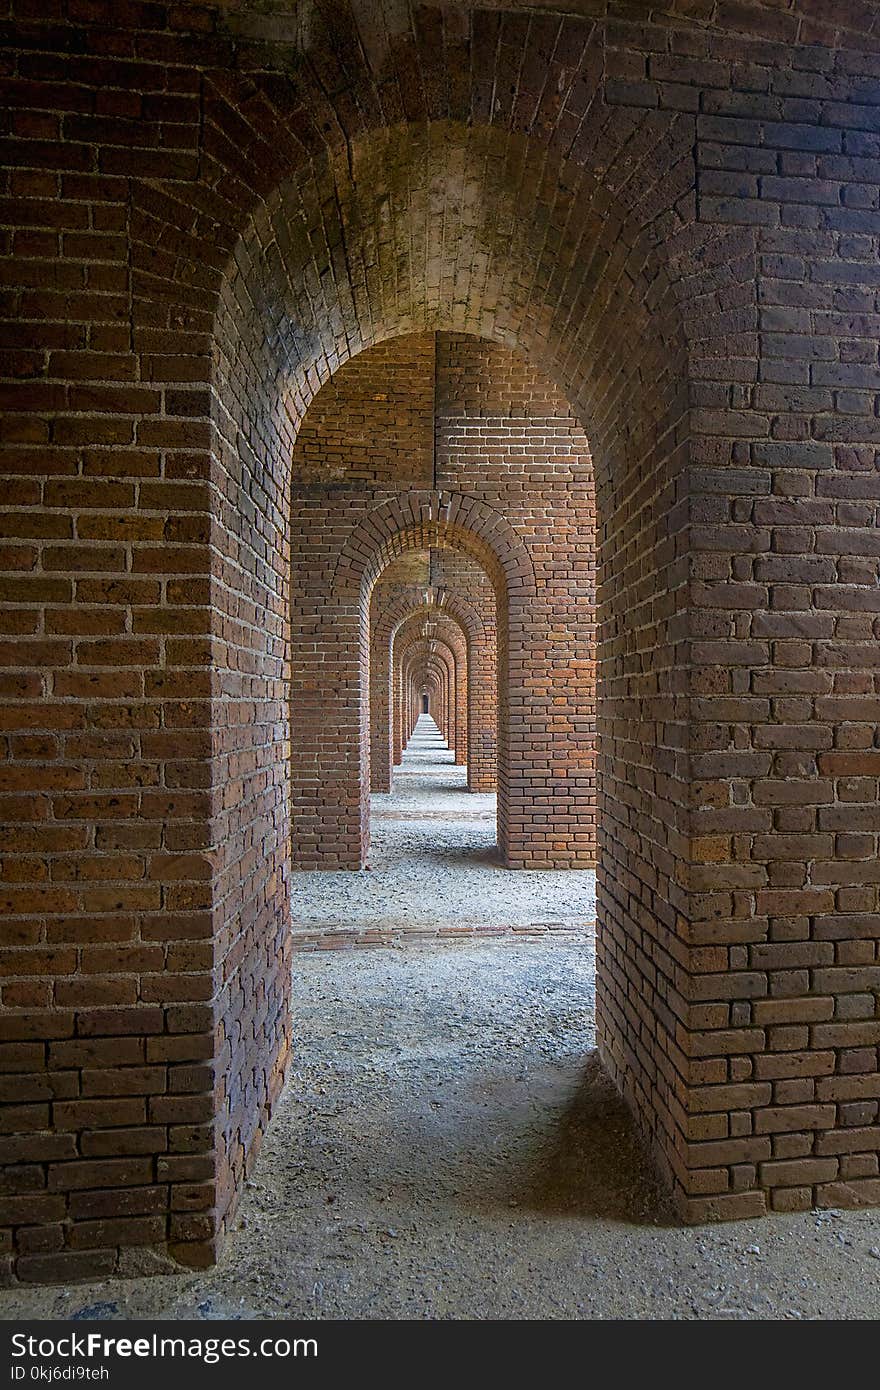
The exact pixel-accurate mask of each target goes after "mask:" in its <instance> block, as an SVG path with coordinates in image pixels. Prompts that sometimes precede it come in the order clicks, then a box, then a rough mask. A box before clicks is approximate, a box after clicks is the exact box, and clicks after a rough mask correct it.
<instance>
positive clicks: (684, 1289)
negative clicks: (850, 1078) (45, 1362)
mask: <svg viewBox="0 0 880 1390" xmlns="http://www.w3.org/2000/svg"><path fill="white" fill-rule="evenodd" d="M410 790H411V792H412V795H413V797H414V800H415V801H416V802H418V801H419V800H420V799H422V798H421V794H420V793H418V789H417V787H416V785H415V782H414V783H413V785H412V787H411V788H410ZM423 791H424V793H425V795H427V794H428V791H430V789H429V788H428V789H424V788H423ZM471 800H472V799H471ZM415 809H416V810H417V811H418V810H419V806H418V805H416V807H415ZM421 809H422V810H424V805H422V807H421ZM391 824H392V823H391V822H389V825H388V834H389V835H390V837H391V838H390V839H386V840H385V841H384V846H385V847H384V849H383V851H382V852H383V853H386V852H387V853H388V854H389V855H392V843H391V842H392V840H393V832H392V831H391V828H390V827H391ZM401 824H402V822H401ZM469 824H472V823H469ZM455 833H456V834H457V835H459V836H460V837H461V838H462V842H463V841H464V839H465V838H466V833H470V832H466V831H465V828H464V822H459V823H458V830H457V831H456V832H455ZM383 834H384V832H383ZM407 834H409V831H407ZM392 857H393V855H392ZM435 871H436V872H437V873H442V866H441V867H438V868H437V869H436V870H435V869H434V868H431V869H430V870H429V872H430V873H431V874H434V873H435ZM446 872H447V873H448V874H449V875H451V876H457V875H458V874H459V873H460V864H459V862H458V861H457V860H456V859H454V858H453V860H452V861H451V866H450V867H449V868H448V869H447V871H446ZM349 877H350V876H349ZM508 877H511V878H512V877H515V879H516V882H517V883H520V882H521V881H522V878H523V877H524V876H523V875H516V876H513V875H508ZM541 877H542V879H549V878H554V877H555V876H553V875H541ZM559 877H565V875H559ZM376 885H377V886H376V888H375V890H374V891H375V892H376V894H377V895H381V876H380V875H377V876H376ZM432 891H433V890H432ZM442 891H443V892H444V893H447V894H448V895H449V896H450V897H451V898H453V899H454V888H453V887H452V886H451V885H446V887H445V888H443V889H442ZM558 891H559V893H560V897H559V898H558V899H556V898H554V901H555V902H556V903H557V906H558V904H559V903H561V902H563V901H564V900H565V894H566V893H568V892H570V891H571V890H570V889H568V888H567V887H565V886H561V887H560V888H559V890H558ZM553 892H554V894H555V892H556V890H555V889H554V890H553ZM545 901H546V899H545ZM373 910H375V905H374V908H373ZM505 910H506V908H505ZM593 973H594V966H593V953H592V944H591V941H590V939H589V937H587V936H585V937H584V939H582V940H577V939H571V938H565V939H563V938H553V939H547V940H537V941H528V942H524V941H519V940H516V939H514V938H510V937H507V938H505V939H503V940H498V941H483V940H479V941H477V940H473V939H472V940H468V941H465V942H454V943H440V942H430V943H420V944H413V943H407V944H406V945H405V946H398V947H379V948H374V949H362V950H351V951H342V952H322V953H318V954H313V955H300V956H298V957H297V958H296V962H295V980H294V1007H295V1014H296V1022H295V1028H296V1034H297V1036H298V1038H299V1040H300V1041H299V1049H298V1053H297V1059H296V1067H295V1071H294V1073H293V1075H292V1077H291V1080H290V1083H289V1085H288V1087H287V1089H286V1092H285V1094H284V1097H283V1099H282V1101H281V1102H280V1104H279V1108H278V1111H277V1113H276V1116H275V1119H274V1120H273V1123H272V1126H271V1128H270V1132H269V1135H268V1138H267V1141H266V1144H265V1145H264V1149H263V1152H262V1154H261V1156H260V1159H259V1163H258V1165H257V1168H256V1172H255V1176H254V1180H253V1181H252V1182H251V1183H249V1184H248V1188H247V1191H246V1193H245V1197H244V1200H243V1202H242V1204H241V1207H240V1209H239V1213H238V1216H237V1219H236V1223H235V1230H234V1231H233V1234H232V1236H231V1239H230V1240H229V1242H228V1244H227V1247H226V1250H225V1252H224V1255H223V1257H222V1260H221V1262H220V1263H219V1264H218V1265H217V1267H216V1268H215V1269H212V1270H210V1271H207V1272H204V1273H202V1272H200V1273H192V1272H186V1271H180V1270H175V1271H174V1272H172V1273H169V1274H166V1275H164V1276H161V1277H155V1278H132V1279H125V1280H116V1281H113V1282H102V1283H98V1284H89V1285H79V1286H77V1287H74V1288H68V1289H58V1288H54V1289H34V1290H14V1291H6V1292H4V1293H3V1294H0V1316H2V1317H3V1318H14V1317H59V1316H60V1317H69V1318H75V1319H82V1320H88V1319H93V1318H111V1319H112V1318H139V1319H142V1318H158V1317H165V1318H192V1319H214V1318H225V1317H236V1318H244V1319H250V1318H257V1317H269V1318H278V1317H294V1318H318V1319H335V1318H381V1319H404V1318H418V1319H422V1318H454V1319H470V1318H479V1319H487V1318H518V1319H522V1318H540V1319H558V1318H569V1319H572V1318H574V1319H580V1318H626V1319H633V1318H674V1319H694V1318H723V1319H754V1318H765V1319H766V1318H773V1319H776V1318H782V1319H785V1318H792V1319H793V1318H876V1317H878V1316H880V1212H878V1211H866V1212H821V1213H819V1212H812V1213H804V1214H799V1215H794V1216H785V1217H768V1218H766V1219H765V1220H763V1221H758V1222H744V1223H737V1224H731V1225H722V1226H710V1227H704V1228H698V1229H687V1228H682V1227H679V1226H677V1225H676V1224H675V1223H674V1222H673V1221H672V1219H671V1217H670V1214H669V1211H668V1209H667V1207H666V1204H665V1201H664V1199H663V1197H662V1194H661V1193H660V1192H659V1191H658V1189H657V1187H656V1185H655V1182H654V1178H653V1174H652V1171H651V1168H650V1166H649V1165H648V1164H647V1163H646V1161H645V1158H644V1154H643V1151H642V1149H641V1146H640V1144H639V1142H638V1139H637V1137H636V1135H635V1133H634V1130H633V1126H632V1124H631V1121H630V1119H629V1116H628V1114H627V1112H626V1110H625V1108H624V1107H623V1106H622V1104H621V1102H620V1101H619V1100H618V1098H617V1096H616V1094H615V1092H614V1090H613V1088H612V1086H611V1085H610V1083H609V1081H608V1080H607V1078H606V1077H605V1075H604V1074H603V1072H602V1070H601V1068H600V1066H599V1065H598V1062H597V1060H596V1056H595V1053H594V1052H593V1050H592V1049H593V1031H592V1027H593V1024H592V1020H593V1008H592V1005H593Z"/></svg>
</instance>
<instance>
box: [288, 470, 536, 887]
mask: <svg viewBox="0 0 880 1390" xmlns="http://www.w3.org/2000/svg"><path fill="white" fill-rule="evenodd" d="M432 549H438V550H441V549H453V550H460V551H462V552H463V553H464V554H466V555H469V556H471V557H472V558H473V559H474V560H476V561H477V563H478V564H479V565H480V566H481V567H482V568H483V569H484V570H485V573H486V574H487V575H488V576H489V578H490V580H491V582H492V585H493V588H494V589H495V596H496V607H497V634H498V637H497V641H498V658H497V667H496V670H497V681H498V702H497V708H498V733H497V745H496V747H493V746H492V742H491V738H489V740H488V741H487V739H486V738H484V739H483V741H482V745H481V748H480V750H479V753H478V752H477V750H476V748H475V774H474V786H475V787H479V788H481V789H482V788H483V786H484V785H486V784H487V782H488V780H489V778H490V776H491V772H490V769H491V764H492V763H493V762H494V761H495V760H496V759H497V778H498V841H499V849H500V852H501V854H502V857H503V860H504V862H505V863H507V865H508V866H509V867H512V868H516V867H521V866H523V865H526V864H529V863H530V862H532V861H533V860H534V859H535V858H536V853H537V851H536V850H535V848H534V847H533V842H534V841H535V837H536V828H535V827H536V826H537V827H540V829H539V830H538V832H537V834H538V842H539V841H540V836H541V831H542V830H543V824H544V820H545V814H544V812H543V809H542V808H540V807H538V808H537V810H536V812H535V813H534V814H532V813H530V807H531V805H532V779H531V777H530V772H529V768H530V756H531V749H530V745H529V742H528V740H527V739H525V738H524V737H523V736H522V734H521V733H520V728H521V721H522V719H523V711H524V710H525V708H526V705H527V703H528V697H527V695H526V693H525V689H524V687H523V680H524V678H525V673H526V672H527V671H528V669H529V667H530V661H531V658H530V643H534V641H535V640H537V637H536V632H535V619H534V599H535V594H536V586H535V578H534V567H533V564H532V561H531V557H530V555H529V553H528V549H527V547H526V545H525V543H524V542H523V540H522V539H521V537H519V536H518V535H517V534H516V532H515V531H514V530H513V528H512V527H511V526H510V525H509V523H507V522H506V521H505V519H504V518H503V517H502V516H501V515H500V514H499V513H498V512H497V511H495V510H493V509H492V508H491V507H488V506H486V505H485V504H483V503H481V502H480V501H479V499H475V498H472V497H466V496H462V495H460V494H456V493H454V492H448V493H443V492H436V493H435V492H430V491H416V490H414V491H411V492H408V493H399V494H397V495H396V496H395V497H393V498H390V499H388V500H387V501H385V502H383V503H381V504H380V505H378V506H376V507H374V508H373V509H371V510H370V511H369V512H368V513H367V515H366V516H365V517H364V518H363V520H362V521H361V522H360V524H359V525H358V526H357V527H355V528H354V529H353V531H352V533H351V535H350V537H349V539H348V542H347V544H346V545H345V546H344V547H343V549H342V550H341V552H340V555H339V559H338V562H337V564H336V566H335V569H334V571H333V574H332V578H331V582H330V585H329V589H328V590H325V589H323V588H319V587H318V586H316V587H315V588H314V593H315V601H314V611H312V610H309V611H308V612H307V614H306V616H305V619H304V624H305V625H304V626H303V628H302V630H303V631H305V630H307V631H308V633H309V639H310V640H309V648H308V651H307V652H306V653H305V654H304V656H303V658H302V660H301V662H300V666H299V669H298V671H297V672H296V675H295V677H294V682H295V684H294V694H293V703H294V706H295V707H296V705H297V704H298V702H299V700H298V691H299V690H302V691H306V690H307V691H308V692H309V698H310V699H311V701H312V702H313V707H314V710H315V716H314V718H313V719H304V720H303V721H302V731H301V734H300V735H299V738H297V735H296V731H295V733H294V740H293V743H292V768H291V776H292V798H293V854H294V858H295V862H297V863H298V864H300V865H302V867H333V868H349V869H356V868H359V867H360V866H361V865H362V864H363V862H364V860H365V857H366V854H367V850H368V846H369V790H370V774H369V766H370V710H369V689H370V679H369V678H370V637H371V632H370V597H371V594H372V591H373V588H374V586H375V584H376V581H377V579H378V577H379V575H380V574H381V572H382V570H383V569H384V568H385V567H386V566H387V565H389V564H391V563H392V562H393V561H394V560H395V559H396V558H397V557H399V556H401V555H403V554H405V553H407V552H408V551H426V550H427V551H430V550H432ZM307 583H308V581H307V580H306V581H305V584H306V586H307ZM319 595H320V597H319ZM297 602H298V604H300V603H303V602H305V600H304V599H303V600H299V599H298V600H297ZM538 635H539V634H538ZM328 671H330V672H331V673H332V681H328V680H327V677H326V673H327V672H328ZM511 673H513V678H511ZM487 674H488V672H484V671H482V670H481V672H480V673H479V678H480V681H482V680H484V679H485V678H486V677H487ZM334 700H335V701H336V703H335V704H334ZM319 711H320V715H319V713H318V712H319ZM328 725H332V726H333V727H334V728H335V729H348V730H349V731H350V732H349V744H348V751H347V753H346V752H345V751H344V747H345V746H344V745H341V744H340V741H339V739H338V738H334V739H333V741H332V743H330V742H328V743H327V744H326V745H325V744H324V743H323V738H324V735H323V729H324V728H325V727H327V726H328ZM484 726H486V720H485V719H484V720H482V721H481V722H479V723H478V727H479V728H480V730H481V732H482V733H483V734H485V735H490V734H491V730H489V729H488V727H484ZM322 750H325V752H324V751H322ZM303 768H305V769H307V775H306V777H305V778H304V777H303V775H302V772H301V769H303ZM514 827H515V828H514Z"/></svg>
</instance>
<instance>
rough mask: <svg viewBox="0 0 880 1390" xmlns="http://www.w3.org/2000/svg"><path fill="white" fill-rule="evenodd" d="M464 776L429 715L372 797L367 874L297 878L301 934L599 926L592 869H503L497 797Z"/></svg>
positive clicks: (296, 904) (295, 909)
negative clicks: (387, 788) (388, 784)
mask: <svg viewBox="0 0 880 1390" xmlns="http://www.w3.org/2000/svg"><path fill="white" fill-rule="evenodd" d="M466 778H467V773H466V769H465V768H463V767H456V766H455V765H454V763H453V761H452V754H451V753H450V752H449V751H448V749H447V747H446V744H445V743H444V742H443V740H442V738H441V736H440V732H439V730H438V729H437V726H436V724H435V723H434V721H433V719H430V718H429V717H428V716H427V715H423V716H422V717H421V719H420V720H419V722H418V725H417V727H416V731H415V733H414V735H413V737H412V739H411V740H410V744H409V747H408V748H407V751H406V753H405V754H404V760H403V763H402V765H401V766H400V767H399V768H396V769H395V772H394V789H393V791H392V792H391V793H388V794H384V795H381V794H380V795H374V796H373V797H372V798H371V808H372V809H371V820H372V843H371V847H370V857H369V871H365V872H362V873H297V874H294V876H293V922H294V930H295V932H297V933H308V934H314V933H322V932H328V931H334V932H338V931H340V930H341V931H346V932H350V933H352V934H354V933H360V934H364V933H365V932H369V931H373V932H385V933H387V932H389V931H390V932H393V933H399V932H413V931H414V930H421V931H426V932H427V931H430V930H431V929H432V928H438V927H445V926H448V925H450V924H455V925H457V926H458V927H460V928H463V927H472V928H474V929H476V930H479V929H481V928H486V927H521V926H528V925H531V924H535V923H537V924H546V925H548V926H552V925H557V926H566V927H569V928H571V927H574V926H577V927H581V926H583V925H584V924H586V923H589V925H591V926H592V923H593V921H594V920H595V916H596V875H595V873H593V872H592V870H589V869H577V870H573V871H571V872H567V873H558V872H554V871H552V870H549V871H548V870H529V869H526V870H517V871H516V872H515V873H512V872H511V871H510V870H508V869H504V868H502V866H501V864H500V863H499V862H498V857H497V850H496V840H495V797H494V796H492V795H482V794H478V793H474V792H469V791H468V790H467V786H466Z"/></svg>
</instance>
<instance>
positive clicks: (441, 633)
mask: <svg viewBox="0 0 880 1390" xmlns="http://www.w3.org/2000/svg"><path fill="white" fill-rule="evenodd" d="M450 612H451V610H450V607H449V606H446V607H444V608H441V607H440V606H439V605H437V604H422V605H421V606H420V607H418V608H415V609H412V608H411V609H409V611H408V612H404V613H403V614H400V615H395V614H394V611H393V610H392V611H391V612H390V613H386V614H383V621H382V622H380V623H379V624H378V625H377V628H376V631H375V633H374V635H373V637H372V639H371V668H372V676H373V681H372V687H373V688H372V690H371V697H370V698H371V711H370V716H371V723H372V726H373V731H374V738H373V747H374V750H375V748H376V745H377V743H378V744H379V745H380V747H383V748H384V749H385V750H386V757H388V758H389V760H390V765H394V766H396V765H397V763H399V762H400V756H401V753H402V746H401V745H402V732H403V721H404V713H405V700H404V691H403V687H402V680H403V671H402V662H403V657H404V653H405V651H406V650H407V643H408V641H409V639H410V637H411V635H412V634H414V633H418V634H419V635H420V633H421V629H422V627H423V625H424V623H425V621H426V620H427V619H430V620H432V627H433V629H434V631H433V632H432V634H431V637H430V638H429V639H427V640H428V641H429V642H430V641H435V642H441V643H442V644H443V645H444V646H445V647H446V648H448V650H449V651H450V653H451V655H452V659H453V664H454V665H453V676H454V685H453V695H454V699H453V703H452V706H451V709H450V715H451V718H450V727H449V729H448V730H444V733H446V734H447V737H449V742H450V747H451V749H452V752H453V755H454V758H455V761H456V763H468V760H469V756H470V755H469V752H468V749H469V739H470V737H471V736H472V735H473V737H474V739H475V738H476V733H475V731H474V730H472V729H471V728H470V727H469V720H468V694H469V691H470V689H471V686H472V685H473V682H474V681H475V680H477V681H480V680H482V679H485V677H484V675H483V673H482V672H478V671H476V670H475V669H474V663H475V661H476V659H477V655H476V651H475V644H476V643H477V642H478V641H479V633H480V628H479V627H477V625H476V624H473V625H471V626H468V627H466V626H465V625H464V623H463V622H462V621H461V620H460V619H457V618H454V617H451V616H449V615H450ZM475 616H476V614H475ZM379 644H381V649H380V650H377V648H378V647H379ZM383 676H384V678H385V680H384V683H385V684H387V687H388V689H389V691H390V706H391V708H390V710H388V712H387V713H388V715H389V716H390V717H387V718H385V720H384V724H380V727H379V728H378V729H377V719H376V713H377V712H376V710H375V709H374V708H372V701H373V692H374V691H375V689H376V687H377V685H378V684H379V683H380V682H381V681H382V680H383ZM380 717H381V716H380ZM377 734H378V737H377V736H376V735H377ZM372 786H373V788H374V790H375V789H376V779H375V777H373V780H372Z"/></svg>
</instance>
